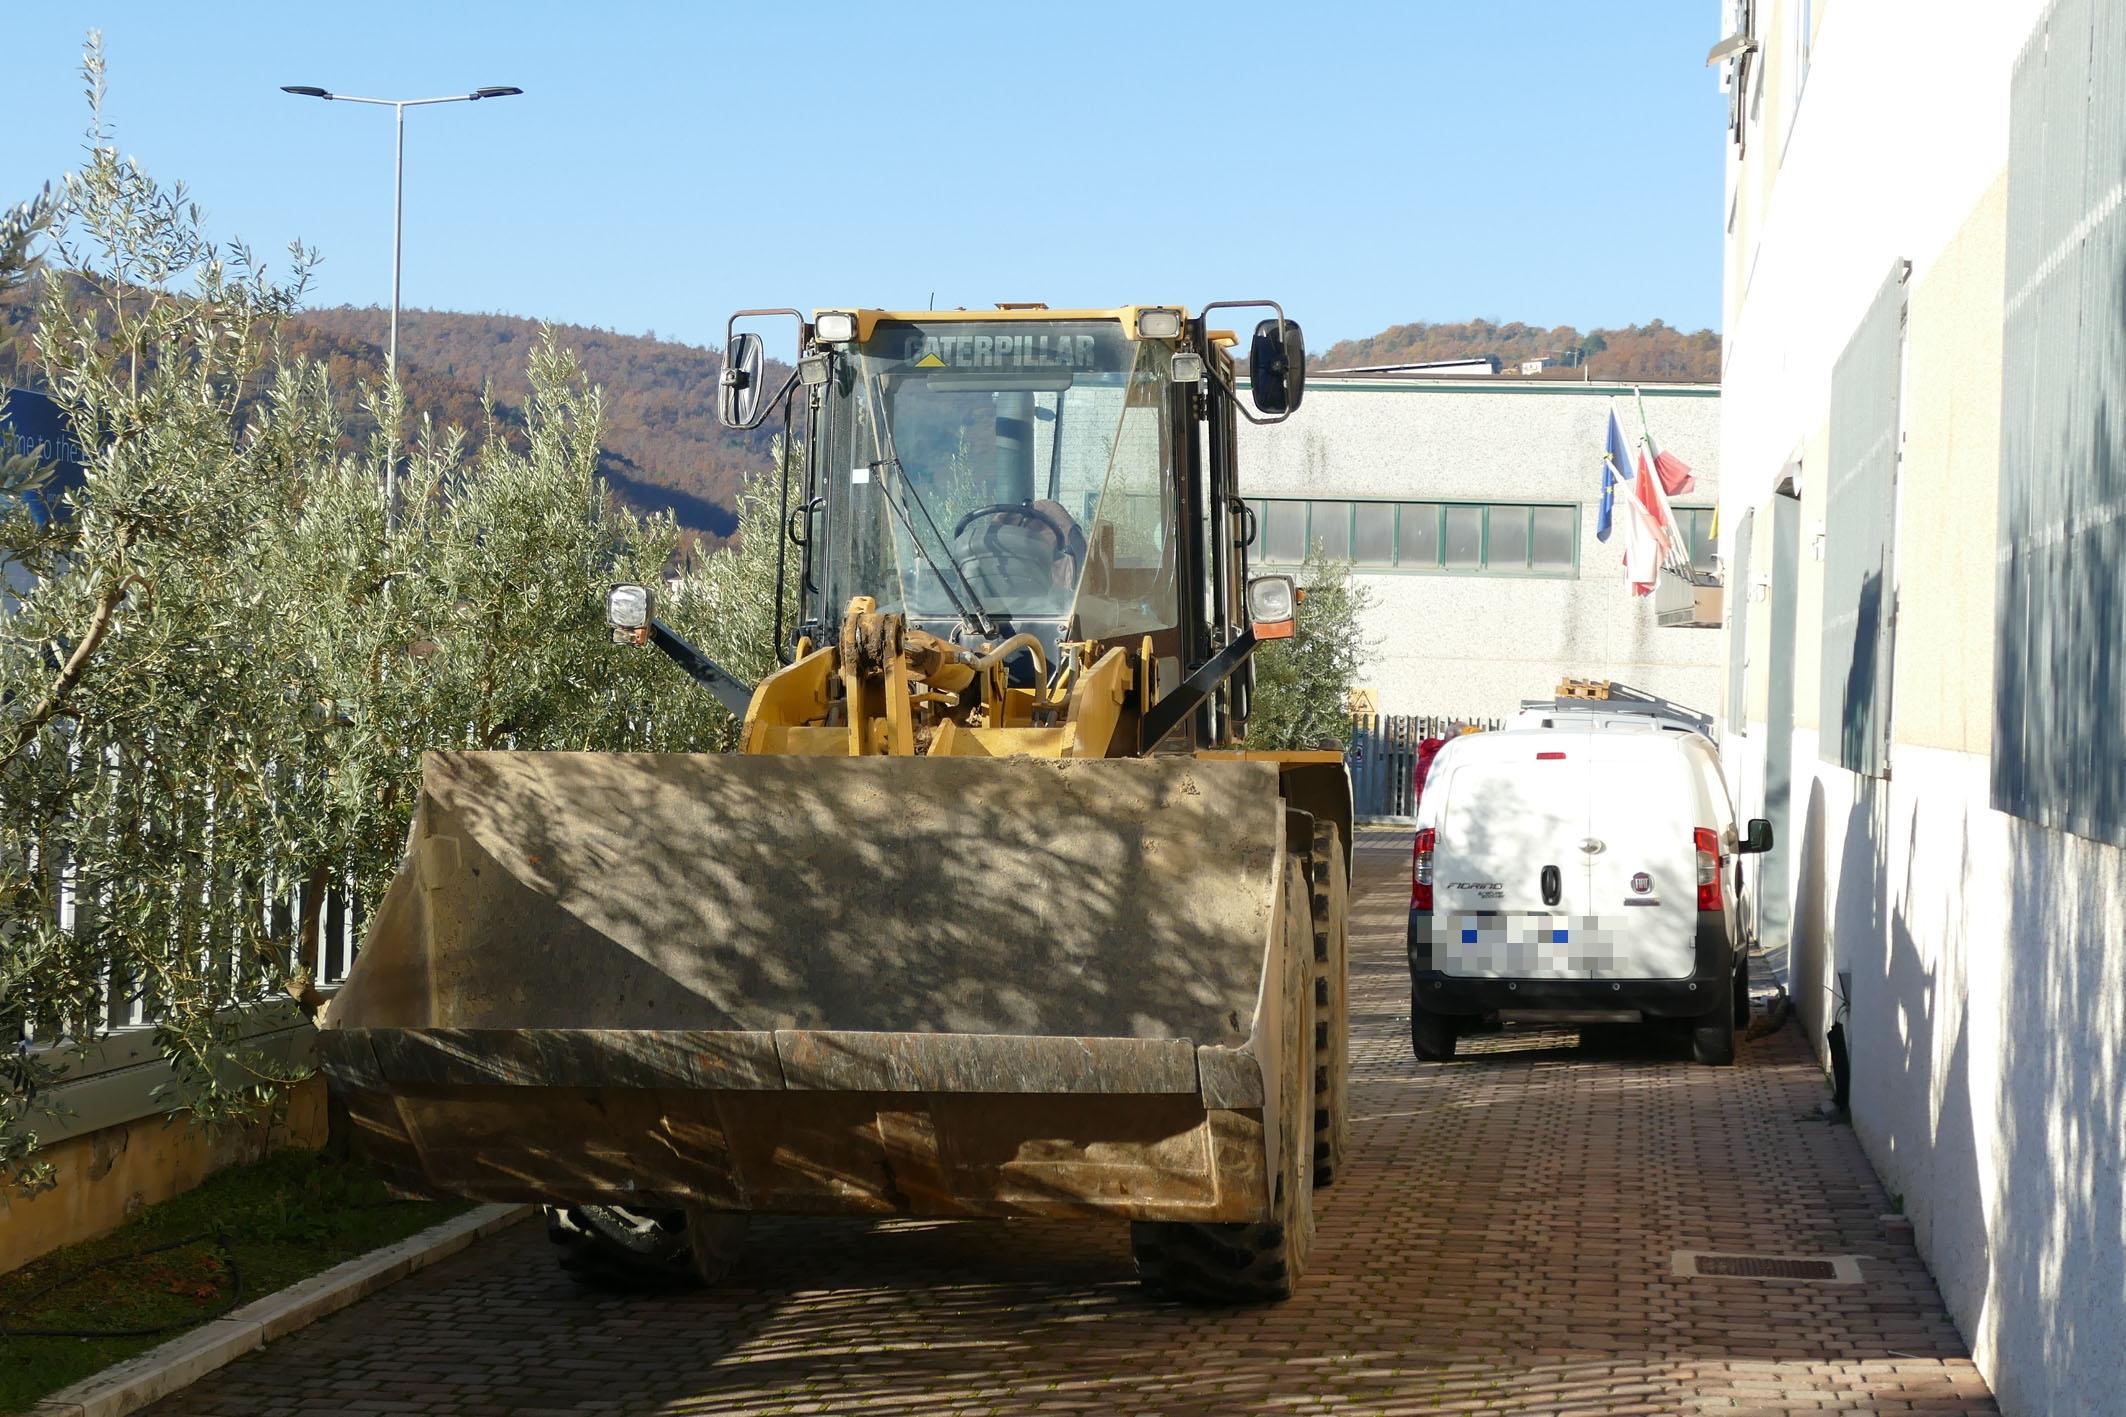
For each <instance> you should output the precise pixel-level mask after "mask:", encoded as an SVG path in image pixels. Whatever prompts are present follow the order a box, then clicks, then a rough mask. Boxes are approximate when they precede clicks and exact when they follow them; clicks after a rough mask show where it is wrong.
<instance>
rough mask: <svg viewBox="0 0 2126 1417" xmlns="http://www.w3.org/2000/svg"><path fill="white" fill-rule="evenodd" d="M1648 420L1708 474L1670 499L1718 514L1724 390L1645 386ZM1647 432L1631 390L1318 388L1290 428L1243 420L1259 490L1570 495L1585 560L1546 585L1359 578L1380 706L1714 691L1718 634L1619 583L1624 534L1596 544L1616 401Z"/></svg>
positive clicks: (1474, 712)
mask: <svg viewBox="0 0 2126 1417" xmlns="http://www.w3.org/2000/svg"><path fill="white" fill-rule="evenodd" d="M1644 396H1645V406H1646V418H1647V422H1648V424H1649V425H1650V427H1651V428H1652V431H1653V434H1654V437H1655V439H1656V440H1657V441H1658V442H1659V443H1660V444H1661V446H1662V447H1663V448H1666V449H1668V450H1669V451H1671V452H1674V453H1675V454H1676V455H1677V456H1678V457H1680V458H1682V459H1683V460H1684V461H1685V462H1687V463H1689V464H1690V465H1691V467H1692V468H1693V470H1694V471H1695V473H1696V475H1697V479H1698V483H1697V487H1696V489H1695V490H1694V491H1692V492H1691V493H1689V494H1687V495H1685V496H1683V497H1679V498H1677V499H1675V500H1676V501H1678V502H1680V503H1684V504H1688V505H1692V506H1712V505H1714V502H1715V498H1716V497H1717V495H1718V491H1719V485H1720V398H1719V391H1718V390H1717V389H1714V388H1711V387H1707V386H1699V385H1647V386H1645V389H1644ZM1612 399H1614V400H1615V401H1616V405H1617V408H1618V412H1619V416H1620V417H1621V418H1622V419H1623V422H1624V427H1625V430H1626V436H1627V437H1629V438H1631V439H1633V440H1634V441H1635V440H1636V439H1637V436H1638V431H1639V422H1638V412H1637V406H1636V404H1635V402H1634V400H1633V391H1632V388H1631V387H1630V386H1629V385H1610V384H1585V383H1569V382H1548V381H1543V382H1539V381H1535V380H1529V381H1525V382H1524V381H1520V380H1494V379H1486V380H1481V381H1478V380H1389V379H1381V380H1349V379H1323V380H1319V381H1316V382H1313V383H1310V384H1309V385H1308V387H1307V392H1306V397H1305V400H1304V401H1303V402H1302V403H1301V405H1300V409H1299V412H1298V413H1296V414H1294V415H1293V416H1292V417H1291V418H1290V419H1288V420H1287V421H1285V422H1284V423H1281V424H1277V425H1273V426H1270V427H1263V428H1258V427H1255V426H1253V425H1249V424H1243V425H1242V426H1241V430H1240V450H1239V451H1240V469H1241V472H1240V482H1241V491H1242V493H1243V494H1244V495H1246V496H1249V497H1306V498H1352V499H1360V500H1369V499H1370V500H1383V501H1397V500H1401V501H1425V502H1542V503H1568V502H1569V503H1576V504H1578V506H1579V508H1580V520H1579V568H1578V573H1577V575H1575V576H1572V577H1569V578H1551V577H1539V576H1520V577H1516V576H1506V575H1497V574H1482V573H1457V572H1447V571H1438V572H1426V571H1370V570H1361V571H1359V572H1358V573H1356V575H1355V577H1354V579H1355V580H1357V582H1358V583H1359V584H1361V585H1362V586H1364V587H1365V588H1366V590H1367V591H1368V592H1369V593H1370V594H1371V595H1372V597H1373V602H1374V603H1373V607H1372V609H1371V611H1370V612H1369V613H1368V615H1367V617H1366V630H1367V633H1368V635H1369V637H1370V638H1371V640H1372V642H1373V650H1372V653H1371V654H1370V656H1369V658H1368V660H1367V664H1366V668H1365V670H1364V672H1363V673H1362V674H1361V676H1360V681H1359V682H1360V685H1361V686H1362V687H1365V688H1370V689H1372V690H1374V691H1375V693H1376V695H1377V698H1378V702H1379V705H1380V711H1381V712H1383V713H1406V714H1415V713H1439V714H1448V715H1455V716H1462V717H1472V718H1474V717H1493V716H1503V715H1506V714H1509V713H1511V712H1512V711H1513V710H1514V709H1515V708H1516V707H1518V705H1519V703H1520V701H1521V700H1522V699H1524V698H1539V697H1540V698H1547V697H1549V696H1550V695H1551V694H1552V693H1554V692H1555V691H1556V688H1557V684H1558V681H1559V680H1560V679H1561V678H1564V677H1567V676H1570V677H1574V678H1588V679H1613V680H1617V681H1619V682H1622V683H1627V684H1630V685H1632V686H1633V687H1635V688H1639V689H1644V690H1646V691H1648V692H1650V693H1654V694H1659V695H1661V696H1663V697H1665V698H1669V699H1673V700H1675V701H1676V702H1678V703H1682V704H1686V705H1689V706H1691V707H1693V708H1698V709H1702V710H1705V711H1708V712H1709V711H1710V710H1711V709H1712V707H1713V706H1714V704H1716V703H1717V702H1718V700H1719V672H1720V671H1719V665H1720V657H1721V643H1720V634H1719V632H1718V631H1717V630H1710V629H1682V628H1666V629H1664V628H1658V627H1656V625H1655V624H1654V614H1653V601H1652V597H1650V596H1648V597H1639V596H1634V595H1632V594H1631V592H1630V589H1629V587H1628V586H1626V584H1625V583H1624V578H1623V557H1622V553H1621V550H1620V549H1619V548H1620V547H1621V545H1622V540H1621V535H1617V536H1612V538H1611V540H1610V541H1609V542H1608V543H1607V544H1604V543H1602V542H1600V541H1597V540H1596V539H1595V525H1596V516H1595V511H1596V503H1597V500H1598V495H1599V493H1600V490H1601V486H1600V484H1601V456H1602V447H1603V440H1604V434H1605V432H1606V429H1607V427H1608V418H1609V409H1610V403H1611V400H1612Z"/></svg>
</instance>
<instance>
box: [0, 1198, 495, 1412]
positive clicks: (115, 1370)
mask: <svg viewBox="0 0 2126 1417" xmlns="http://www.w3.org/2000/svg"><path fill="white" fill-rule="evenodd" d="M533 1209H534V1208H533V1207H532V1206H528V1205H483V1206H480V1207H478V1208H477V1209H475V1210H473V1211H471V1212H469V1213H467V1214H465V1215H461V1216H458V1217H457V1218H456V1219H454V1220H446V1221H444V1222H443V1223H442V1224H441V1225H432V1226H430V1227H429V1228H428V1229H426V1230H423V1231H422V1232H421V1233H420V1234H418V1235H413V1236H410V1237H408V1238H407V1239H404V1240H401V1241H399V1242H398V1243H397V1244H395V1245H387V1246H385V1247H384V1248H383V1249H381V1250H373V1251H371V1252H370V1253H369V1254H366V1255H356V1256H355V1257H354V1258H353V1259H351V1260H347V1261H345V1262H344V1263H341V1264H336V1265H334V1266H333V1267H332V1268H331V1269H328V1270H326V1271H325V1272H324V1273H322V1274H314V1275H312V1276H310V1278H308V1279H305V1280H303V1281H302V1282H301V1283H299V1284H291V1285H289V1286H288V1287H287V1288H286V1289H281V1290H277V1291H275V1292H274V1293H271V1294H268V1295H267V1296H266V1297H265V1298H263V1299H254V1300H253V1301H252V1302H250V1303H248V1304H246V1305H244V1306H243V1307H242V1308H240V1309H234V1310H231V1311H230V1312H229V1313H227V1314H224V1315H223V1316H222V1317H220V1318H218V1319H216V1320H214V1321H213V1322H212V1323H208V1324H202V1325H201V1326H200V1327H198V1328H196V1329H193V1330H192V1331H191V1332H190V1333H185V1334H180V1335H178V1336H177V1337H176V1338H173V1339H171V1340H170V1341H169V1342H168V1343H165V1344H163V1345H161V1346H160V1347H158V1348H151V1349H149V1350H148V1351H147V1352H145V1353H143V1354H141V1355H140V1356H139V1357H137V1358H128V1359H126V1360H125V1361H124V1362H123V1363H114V1364H113V1365H111V1366H110V1367H108V1368H105V1369H104V1370H103V1371H102V1372H100V1373H97V1374H95V1375H94V1376H92V1377H87V1378H83V1379H82V1380H81V1381H80V1382H78V1383H75V1384H74V1385H73V1386H72V1387H68V1388H61V1389H60V1390H59V1391H58V1392H55V1393H53V1394H52V1395H51V1396H50V1397H47V1398H46V1399H44V1401H42V1402H40V1403H38V1404H37V1405H36V1406H35V1407H32V1408H31V1409H30V1410H29V1414H28V1417H120V1414H123V1413H127V1412H137V1411H139V1410H140V1409H141V1408H143V1407H146V1406H147V1405H148V1404H149V1403H151V1402H156V1401H160V1400H161V1399H162V1398H165V1397H168V1396H169V1395H170V1394H171V1393H173V1392H176V1391H177V1390H178V1389H179V1388H183V1387H189V1386H190V1385H191V1384H193V1383H196V1382H198V1381H199V1380H200V1379H201V1378H203V1377H205V1376H206V1375H207V1374H209V1373H211V1372H213V1371H214V1370H215V1369H216V1368H219V1367H221V1366H223V1365H224V1364H227V1363H232V1362H234V1361H235V1360H236V1359H238V1358H241V1357H242V1356H243V1355H244V1354H246V1353H249V1352H251V1351H252V1350H253V1349H257V1348H263V1347H265V1346H266V1345H267V1344H268V1343H271V1342H272V1341H273V1340H275V1339H277V1338H283V1337H286V1336H287V1335H288V1334H291V1333H294V1332H295V1331H296V1330H297V1329H299V1328H304V1327H307V1326H308V1325H310V1324H314V1323H316V1322H317V1321H318V1320H319V1319H321V1318H324V1317H325V1316H326V1315H328V1314H333V1313H337V1312H339V1311H340V1310H341V1309H344V1308H346V1307H347V1306H348V1305H350V1304H352V1303H354V1302H355V1301H356V1300H358V1299H364V1298H367V1297H368V1296H369V1295H371V1294H374V1293H376V1292H377V1290H379V1289H382V1288H384V1287H385V1286H386V1285H390V1284H396V1283H397V1282H398V1281H400V1280H402V1279H404V1278H405V1277H406V1276H407V1275H409V1274H416V1273H418V1272H419V1271H421V1270H424V1269H426V1268H428V1267H429V1266H430V1265H432V1264H434V1263H435V1262H436V1261H438V1260H441V1259H447V1258H448V1257H450V1256H451V1255H454V1254H456V1253H457V1252H458V1251H460V1250H462V1249H464V1248H465V1247H466V1246H467V1245H470V1244H471V1243H472V1242H473V1241H475V1240H478V1239H481V1238H483V1237H485V1236H488V1235H492V1234H494V1233H495V1232H496V1231H497V1230H501V1229H503V1228H505V1227H507V1226H510V1225H514V1224H516V1223H517V1222H518V1221H520V1220H523V1219H525V1218H526V1217H527V1216H529V1215H530V1214H531V1213H532V1211H533Z"/></svg>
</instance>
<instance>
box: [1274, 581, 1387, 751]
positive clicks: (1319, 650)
mask: <svg viewBox="0 0 2126 1417" xmlns="http://www.w3.org/2000/svg"><path fill="white" fill-rule="evenodd" d="M1295 579H1296V580H1297V581H1298V583H1299V585H1300V587H1301V589H1302V591H1303V596H1302V598H1301V600H1300V602H1299V606H1298V610H1297V617H1296V618H1297V621H1298V623H1297V625H1296V626H1295V627H1294V632H1293V634H1292V636H1291V638H1289V639H1285V640H1274V641H1272V642H1270V643H1269V644H1266V645H1264V646H1262V647H1261V648H1260V649H1257V650H1256V651H1255V694H1254V698H1253V700H1252V701H1251V702H1250V704H1249V709H1248V745H1249V746H1250V747H1255V748H1335V749H1338V750H1341V749H1342V748H1343V747H1344V746H1345V745H1346V744H1347V743H1348V742H1349V740H1350V735H1351V727H1350V719H1351V709H1350V703H1351V686H1352V685H1353V683H1355V682H1356V680H1357V678H1358V670H1359V666H1360V665H1361V664H1363V663H1364V662H1365V657H1366V654H1367V652H1368V651H1369V649H1370V648H1371V646H1370V645H1369V644H1368V643H1367V641H1366V636H1365V631H1364V628H1363V624H1362V620H1363V616H1364V613H1365V610H1366V608H1367V607H1368V606H1369V605H1370V604H1371V603H1372V599H1371V595H1370V593H1369V592H1368V591H1367V590H1366V588H1365V587H1364V586H1361V585H1357V584H1354V583H1353V581H1352V580H1351V567H1350V564H1349V563H1348V562H1344V561H1331V560H1326V559H1324V558H1323V557H1322V555H1321V554H1320V551H1319V549H1318V548H1317V549H1316V551H1315V552H1313V553H1312V554H1310V555H1309V556H1308V558H1307V561H1306V564H1305V565H1304V566H1303V567H1302V568H1301V569H1300V572H1299V575H1298V576H1297V577H1296V578H1295Z"/></svg>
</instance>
